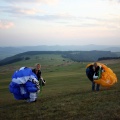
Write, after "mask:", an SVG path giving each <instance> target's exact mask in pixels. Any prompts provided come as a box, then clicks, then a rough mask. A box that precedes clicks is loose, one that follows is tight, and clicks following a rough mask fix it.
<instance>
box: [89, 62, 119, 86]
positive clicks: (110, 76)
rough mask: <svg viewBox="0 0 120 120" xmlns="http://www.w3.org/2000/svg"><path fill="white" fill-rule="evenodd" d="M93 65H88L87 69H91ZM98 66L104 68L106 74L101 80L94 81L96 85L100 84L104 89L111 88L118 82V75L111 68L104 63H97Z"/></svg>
mask: <svg viewBox="0 0 120 120" xmlns="http://www.w3.org/2000/svg"><path fill="white" fill-rule="evenodd" d="M92 64H93V63H91V64H88V65H87V67H89V66H90V65H92ZM97 64H98V65H100V66H101V67H102V68H103V70H104V72H102V74H101V78H100V79H98V80H94V82H95V83H97V84H100V85H102V86H104V87H110V86H112V85H113V84H114V83H116V82H117V77H116V74H115V73H114V72H113V71H112V70H111V69H110V68H109V67H107V66H106V65H104V64H102V63H97Z"/></svg>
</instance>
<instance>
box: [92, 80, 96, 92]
mask: <svg viewBox="0 0 120 120" xmlns="http://www.w3.org/2000/svg"><path fill="white" fill-rule="evenodd" d="M94 90H95V83H94V82H92V91H94Z"/></svg>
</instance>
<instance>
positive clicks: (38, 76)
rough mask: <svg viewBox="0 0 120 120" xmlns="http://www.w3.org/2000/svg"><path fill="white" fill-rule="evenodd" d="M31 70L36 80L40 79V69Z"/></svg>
mask: <svg viewBox="0 0 120 120" xmlns="http://www.w3.org/2000/svg"><path fill="white" fill-rule="evenodd" d="M32 71H33V72H34V73H35V74H36V76H37V78H38V80H40V78H41V71H40V70H36V69H32ZM37 71H38V72H37Z"/></svg>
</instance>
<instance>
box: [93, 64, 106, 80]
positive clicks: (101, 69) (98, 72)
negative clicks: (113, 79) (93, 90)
mask: <svg viewBox="0 0 120 120" xmlns="http://www.w3.org/2000/svg"><path fill="white" fill-rule="evenodd" d="M103 71H104V70H103V68H102V66H101V65H100V66H98V67H97V70H96V72H95V76H98V77H97V79H100V78H101V74H102V72H103Z"/></svg>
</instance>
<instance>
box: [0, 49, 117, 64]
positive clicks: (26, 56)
mask: <svg viewBox="0 0 120 120" xmlns="http://www.w3.org/2000/svg"><path fill="white" fill-rule="evenodd" d="M41 54H44V55H46V56H47V55H48V54H55V55H58V54H59V55H61V56H62V57H63V58H69V59H71V60H73V61H77V62H90V61H97V60H98V59H99V58H103V57H117V55H116V54H115V53H112V52H110V51H96V50H94V51H29V52H24V53H20V54H17V55H14V56H11V57H8V58H5V59H3V60H1V61H0V66H3V65H7V64H11V63H15V62H18V61H23V60H30V59H31V58H34V57H36V55H41Z"/></svg>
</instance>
